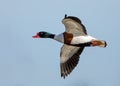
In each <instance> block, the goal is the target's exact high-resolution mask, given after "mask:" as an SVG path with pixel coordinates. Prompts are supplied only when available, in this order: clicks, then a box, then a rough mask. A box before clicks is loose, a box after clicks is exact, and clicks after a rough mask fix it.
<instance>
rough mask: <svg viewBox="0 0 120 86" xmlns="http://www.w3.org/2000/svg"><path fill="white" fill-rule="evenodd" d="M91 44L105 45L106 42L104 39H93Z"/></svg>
mask: <svg viewBox="0 0 120 86" xmlns="http://www.w3.org/2000/svg"><path fill="white" fill-rule="evenodd" d="M92 46H99V47H106V46H107V43H106V41H103V40H93V41H92Z"/></svg>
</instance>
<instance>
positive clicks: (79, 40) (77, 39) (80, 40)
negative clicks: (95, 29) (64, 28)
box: [54, 34, 97, 44]
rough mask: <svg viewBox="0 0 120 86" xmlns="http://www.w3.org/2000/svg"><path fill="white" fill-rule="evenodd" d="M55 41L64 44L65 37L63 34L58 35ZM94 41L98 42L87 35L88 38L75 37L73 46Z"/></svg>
mask: <svg viewBox="0 0 120 86" xmlns="http://www.w3.org/2000/svg"><path fill="white" fill-rule="evenodd" d="M54 39H55V40H57V41H59V42H62V43H64V36H63V34H59V35H56V36H55V37H54ZM92 40H97V39H96V38H94V37H92V36H89V35H86V36H75V37H73V39H72V41H71V44H80V43H86V42H90V41H92Z"/></svg>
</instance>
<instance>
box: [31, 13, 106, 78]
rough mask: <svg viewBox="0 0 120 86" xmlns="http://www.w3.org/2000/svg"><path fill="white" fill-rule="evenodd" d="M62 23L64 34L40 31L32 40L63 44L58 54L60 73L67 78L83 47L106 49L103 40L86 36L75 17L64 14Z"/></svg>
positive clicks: (79, 21) (84, 30)
mask: <svg viewBox="0 0 120 86" xmlns="http://www.w3.org/2000/svg"><path fill="white" fill-rule="evenodd" d="M62 23H63V24H64V26H65V32H63V33H60V34H58V35H55V34H52V33H49V32H45V31H41V32H38V33H37V34H36V35H35V36H32V37H33V38H51V39H54V40H56V41H58V42H61V43H63V46H62V48H61V52H60V72H61V77H63V78H65V77H66V76H68V75H69V74H70V73H71V72H72V71H73V69H74V68H75V67H76V66H77V64H78V61H79V58H80V57H79V56H80V54H81V53H82V51H83V49H84V48H85V47H94V46H99V47H106V45H107V43H106V42H105V41H104V40H99V39H97V38H94V37H92V36H90V35H88V34H87V31H86V28H85V26H84V25H83V24H82V22H81V20H80V19H79V18H77V17H75V16H67V15H66V14H65V17H64V19H63V20H62Z"/></svg>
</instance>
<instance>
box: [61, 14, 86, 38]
mask: <svg viewBox="0 0 120 86" xmlns="http://www.w3.org/2000/svg"><path fill="white" fill-rule="evenodd" d="M62 23H63V24H64V25H65V29H66V30H65V32H67V33H72V34H73V35H74V36H76V35H87V31H86V28H85V26H84V25H83V24H82V22H81V20H80V19H79V18H77V17H73V16H68V17H65V18H64V19H63V20H62Z"/></svg>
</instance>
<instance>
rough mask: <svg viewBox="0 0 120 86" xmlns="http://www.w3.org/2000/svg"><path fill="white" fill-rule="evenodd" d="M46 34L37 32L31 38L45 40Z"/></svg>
mask: <svg viewBox="0 0 120 86" xmlns="http://www.w3.org/2000/svg"><path fill="white" fill-rule="evenodd" d="M47 34H48V33H47V32H44V31H41V32H38V33H37V34H36V35H35V36H32V37H33V38H47V36H48V35H47Z"/></svg>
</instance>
